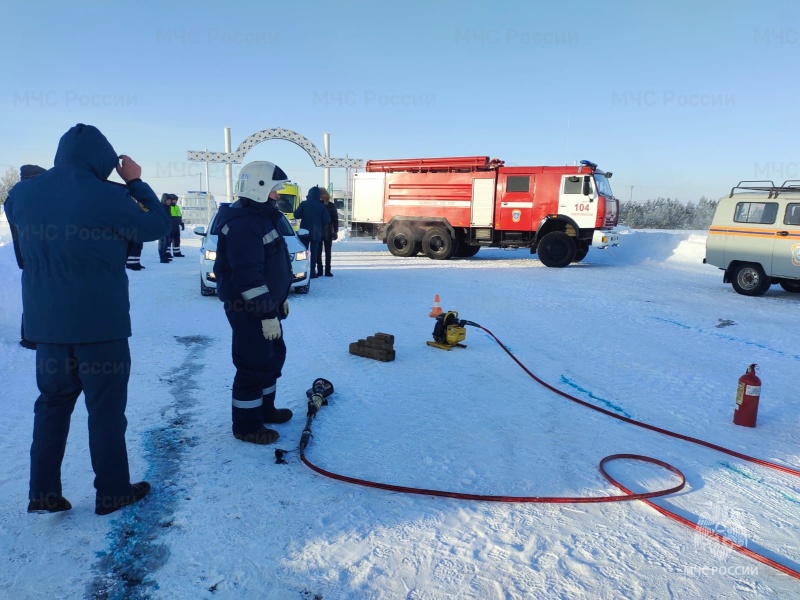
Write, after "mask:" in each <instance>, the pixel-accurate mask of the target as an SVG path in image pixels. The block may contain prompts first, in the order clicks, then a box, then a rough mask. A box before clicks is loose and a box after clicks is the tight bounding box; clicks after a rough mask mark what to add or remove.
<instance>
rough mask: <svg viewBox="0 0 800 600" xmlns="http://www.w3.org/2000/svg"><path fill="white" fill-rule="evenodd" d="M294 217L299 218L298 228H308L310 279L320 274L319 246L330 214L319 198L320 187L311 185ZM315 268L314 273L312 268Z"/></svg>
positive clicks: (328, 222)
mask: <svg viewBox="0 0 800 600" xmlns="http://www.w3.org/2000/svg"><path fill="white" fill-rule="evenodd" d="M294 216H295V218H298V219H300V229H306V230H308V250H309V252H311V256H310V259H311V260H310V261H309V264H310V265H311V279H315V278H316V277H319V276H322V265H321V263H320V255H319V246H320V242H321V241H322V231H323V229H324V228H325V226H326V225H328V224H330V222H331V216H330V215H329V214H328V209H327V208H325V205H324V204H323V203H322V200H320V189H319V187H317V186H314V187H312V188H311V189H310V190H308V194H306V199H305V200H303V201H302V202H301V203H300V206H298V207H297V208H296V209H295V211H294ZM315 268H317V271H316V273H315V272H314V269H315Z"/></svg>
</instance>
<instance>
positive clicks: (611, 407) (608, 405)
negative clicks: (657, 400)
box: [561, 375, 633, 419]
mask: <svg viewBox="0 0 800 600" xmlns="http://www.w3.org/2000/svg"><path fill="white" fill-rule="evenodd" d="M561 382H562V383H565V384H567V385H568V386H569V387H571V388H573V389H576V390H578V391H579V392H581V393H582V394H585V395H587V396H589V398H591V399H592V400H597V401H598V402H599V403H600V404H602V405H603V406H604V407H605V408H607V409H609V410H613V411H614V412H615V413H617V414H620V415H622V416H623V417H628V418H629V419H632V418H633V417H632V416H631V415H629V414H628V413H627V412H625V411H624V410H623V409H622V407H620V406H617V405H616V404H614V403H613V402H611V401H609V400H606V399H605V398H601V397H600V396H595V395H594V394H593V393H592V392H590V391H589V390H586V389H584V388H582V387H581V386H579V385H578V384H577V383H575V382H574V381H572V380H571V379H569V378H567V377H565V376H564V375H562V376H561Z"/></svg>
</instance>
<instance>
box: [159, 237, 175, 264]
mask: <svg viewBox="0 0 800 600" xmlns="http://www.w3.org/2000/svg"><path fill="white" fill-rule="evenodd" d="M171 237H172V234H171V233H170V235H168V236H166V237H163V238H161V239H159V240H158V257H159V258H160V259H161V260H165V259H167V258H172V252H170V248H169V247H170V243H171V241H170V238H171Z"/></svg>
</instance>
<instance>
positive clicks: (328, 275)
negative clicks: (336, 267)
mask: <svg viewBox="0 0 800 600" xmlns="http://www.w3.org/2000/svg"><path fill="white" fill-rule="evenodd" d="M325 277H333V273H331V272H330V271H326V272H325Z"/></svg>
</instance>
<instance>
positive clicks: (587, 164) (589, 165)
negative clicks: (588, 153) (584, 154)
mask: <svg viewBox="0 0 800 600" xmlns="http://www.w3.org/2000/svg"><path fill="white" fill-rule="evenodd" d="M581 164H582V165H586V166H587V167H591V168H592V169H596V168H597V165H596V164H594V163H593V162H592V161H590V160H582V161H581Z"/></svg>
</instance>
